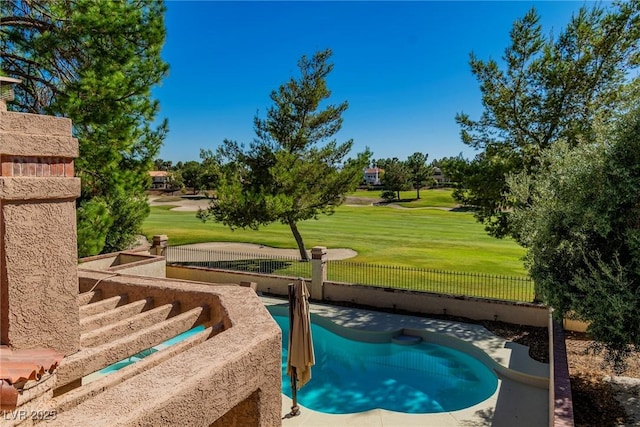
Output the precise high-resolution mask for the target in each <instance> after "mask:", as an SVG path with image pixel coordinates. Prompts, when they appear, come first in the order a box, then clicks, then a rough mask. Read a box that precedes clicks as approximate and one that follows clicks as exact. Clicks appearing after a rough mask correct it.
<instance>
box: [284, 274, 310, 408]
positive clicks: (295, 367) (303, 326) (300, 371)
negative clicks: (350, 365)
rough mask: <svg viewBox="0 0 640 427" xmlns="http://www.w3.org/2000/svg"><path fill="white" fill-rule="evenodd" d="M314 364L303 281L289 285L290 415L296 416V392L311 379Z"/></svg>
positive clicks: (288, 365) (288, 371) (307, 291)
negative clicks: (291, 402)
mask: <svg viewBox="0 0 640 427" xmlns="http://www.w3.org/2000/svg"><path fill="white" fill-rule="evenodd" d="M315 363H316V360H315V356H314V354H313V341H312V338H311V318H310V314H309V290H308V289H307V285H306V284H305V283H304V280H302V279H298V280H297V282H296V283H292V284H290V285H289V353H288V356H287V375H289V377H290V378H291V389H292V392H293V406H292V407H291V415H298V414H299V413H300V409H299V408H298V398H297V391H298V390H299V389H300V388H302V386H304V385H305V384H306V383H307V382H309V380H310V379H311V366H313V365H314V364H315Z"/></svg>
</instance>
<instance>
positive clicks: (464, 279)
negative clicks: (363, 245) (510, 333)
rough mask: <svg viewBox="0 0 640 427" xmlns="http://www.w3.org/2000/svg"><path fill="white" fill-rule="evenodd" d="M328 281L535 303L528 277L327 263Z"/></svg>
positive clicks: (345, 262)
mask: <svg viewBox="0 0 640 427" xmlns="http://www.w3.org/2000/svg"><path fill="white" fill-rule="evenodd" d="M327 280H329V281H334V282H344V283H351V284H360V285H370V286H380V287H385V288H394V289H406V290H411V291H422V292H433V293H439V294H448V295H460V296H470V297H479V298H490V299H498V300H508V301H520V302H532V301H533V300H534V286H533V281H532V280H531V279H529V278H527V277H515V276H500V275H492V274H483V273H467V272H456V271H439V270H430V269H425V268H414V267H398V266H388V265H373V264H362V263H355V262H349V261H328V262H327Z"/></svg>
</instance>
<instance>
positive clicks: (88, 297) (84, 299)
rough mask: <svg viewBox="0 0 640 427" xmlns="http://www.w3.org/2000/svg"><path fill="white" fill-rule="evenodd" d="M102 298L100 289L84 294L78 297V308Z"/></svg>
mask: <svg viewBox="0 0 640 427" xmlns="http://www.w3.org/2000/svg"><path fill="white" fill-rule="evenodd" d="M101 298H102V289H96V290H95V291H89V292H84V293H82V294H80V295H78V306H82V305H87V304H89V303H91V302H93V301H98V300H100V299H101Z"/></svg>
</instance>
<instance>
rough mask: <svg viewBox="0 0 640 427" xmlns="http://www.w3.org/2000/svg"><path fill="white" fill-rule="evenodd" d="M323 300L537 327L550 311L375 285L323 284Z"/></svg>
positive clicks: (545, 320)
mask: <svg viewBox="0 0 640 427" xmlns="http://www.w3.org/2000/svg"><path fill="white" fill-rule="evenodd" d="M324 297H325V300H326V301H338V302H351V303H355V304H362V305H369V306H373V307H381V308H396V309H400V310H407V311H412V312H416V313H426V314H429V313H433V314H447V315H451V316H461V317H466V318H469V319H475V320H499V321H502V322H507V323H514V324H520V325H530V326H540V327H546V326H547V323H548V315H549V310H548V309H547V308H546V307H544V306H540V305H533V304H519V303H511V302H503V301H487V300H481V299H478V298H462V297H450V296H447V295H436V294H427V293H424V292H412V291H403V290H394V291H392V292H390V291H387V290H385V289H383V288H377V287H374V286H361V285H358V286H353V285H347V284H338V283H331V282H325V284H324ZM445 310H446V311H445Z"/></svg>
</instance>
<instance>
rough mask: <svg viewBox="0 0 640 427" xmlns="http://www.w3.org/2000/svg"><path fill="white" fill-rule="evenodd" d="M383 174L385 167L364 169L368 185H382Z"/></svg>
mask: <svg viewBox="0 0 640 427" xmlns="http://www.w3.org/2000/svg"><path fill="white" fill-rule="evenodd" d="M382 175H384V169H380V168H378V167H376V168H366V169H365V170H364V181H365V182H366V183H367V184H368V185H380V184H381V183H382Z"/></svg>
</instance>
